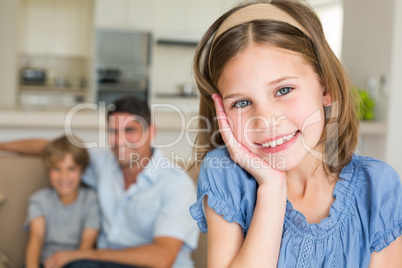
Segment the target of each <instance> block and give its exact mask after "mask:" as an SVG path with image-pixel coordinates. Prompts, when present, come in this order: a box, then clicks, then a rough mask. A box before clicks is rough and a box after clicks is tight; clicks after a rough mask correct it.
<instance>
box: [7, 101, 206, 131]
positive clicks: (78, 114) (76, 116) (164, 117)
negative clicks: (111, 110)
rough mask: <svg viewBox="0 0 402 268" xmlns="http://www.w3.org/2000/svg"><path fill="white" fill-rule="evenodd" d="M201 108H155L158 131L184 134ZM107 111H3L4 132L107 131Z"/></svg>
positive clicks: (164, 104)
mask: <svg viewBox="0 0 402 268" xmlns="http://www.w3.org/2000/svg"><path fill="white" fill-rule="evenodd" d="M196 111H198V105H191V104H182V105H176V104H174V105H173V104H171V103H170V102H165V101H160V102H156V103H154V104H153V105H151V113H152V119H151V120H152V122H155V125H156V127H157V129H158V130H171V131H177V130H179V131H180V130H184V129H185V127H186V125H187V124H188V123H189V122H190V123H191V122H192V121H194V119H191V118H192V117H193V116H196V115H197V112H196ZM105 118H106V109H105V108H104V107H103V108H102V107H101V108H100V109H98V107H96V105H94V104H88V103H87V104H81V105H77V106H74V107H73V108H72V109H68V110H67V109H51V110H46V109H32V110H31V109H21V108H10V109H4V108H3V109H0V129H10V128H11V129H14V128H17V129H18V128H24V129H26V128H35V129H63V128H65V126H68V125H71V126H72V128H73V129H87V130H97V129H100V130H104V129H105V124H106V121H105Z"/></svg>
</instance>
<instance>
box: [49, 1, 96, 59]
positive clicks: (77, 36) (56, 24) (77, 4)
mask: <svg viewBox="0 0 402 268" xmlns="http://www.w3.org/2000/svg"><path fill="white" fill-rule="evenodd" d="M52 2H53V5H54V6H53V9H54V11H53V12H52V20H51V21H53V33H52V39H53V41H52V46H51V53H52V54H56V55H65V56H69V55H74V56H85V55H86V54H87V53H88V49H87V48H88V45H87V44H88V43H87V42H88V39H87V38H86V36H88V35H89V29H90V28H91V27H90V25H91V24H90V23H89V21H88V16H87V14H88V13H89V12H88V11H89V10H88V9H86V8H88V7H87V3H88V0H85V1H82V0H68V1H66V0H53V1H52Z"/></svg>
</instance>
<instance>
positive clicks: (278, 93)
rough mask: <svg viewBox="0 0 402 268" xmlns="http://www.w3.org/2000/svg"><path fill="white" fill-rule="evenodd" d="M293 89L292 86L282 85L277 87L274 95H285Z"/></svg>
mask: <svg viewBox="0 0 402 268" xmlns="http://www.w3.org/2000/svg"><path fill="white" fill-rule="evenodd" d="M292 90H293V88H291V87H283V88H281V89H279V90H278V91H277V92H276V93H275V96H282V95H286V94H288V93H289V92H291V91H292Z"/></svg>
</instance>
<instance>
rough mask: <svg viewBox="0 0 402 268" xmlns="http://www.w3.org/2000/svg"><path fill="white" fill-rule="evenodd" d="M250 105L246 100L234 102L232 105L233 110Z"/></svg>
mask: <svg viewBox="0 0 402 268" xmlns="http://www.w3.org/2000/svg"><path fill="white" fill-rule="evenodd" d="M250 104H251V102H250V101H248V100H241V101H238V102H236V103H235V104H234V105H233V107H235V108H244V107H246V106H248V105H250Z"/></svg>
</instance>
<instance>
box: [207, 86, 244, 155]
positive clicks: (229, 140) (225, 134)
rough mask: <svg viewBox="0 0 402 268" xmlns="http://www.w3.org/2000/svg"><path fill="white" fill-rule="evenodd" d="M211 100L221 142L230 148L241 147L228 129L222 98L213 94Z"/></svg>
mask: <svg viewBox="0 0 402 268" xmlns="http://www.w3.org/2000/svg"><path fill="white" fill-rule="evenodd" d="M212 99H213V100H214V105H215V109H216V115H217V119H218V125H219V131H220V132H221V135H222V139H223V141H224V142H225V144H226V145H228V146H229V147H231V148H239V147H241V144H240V143H239V142H238V141H237V140H236V138H235V136H234V135H233V132H232V129H231V128H230V125H229V122H228V118H227V116H226V113H225V110H224V108H223V102H222V98H221V97H220V96H219V95H218V94H216V93H214V94H212Z"/></svg>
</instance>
